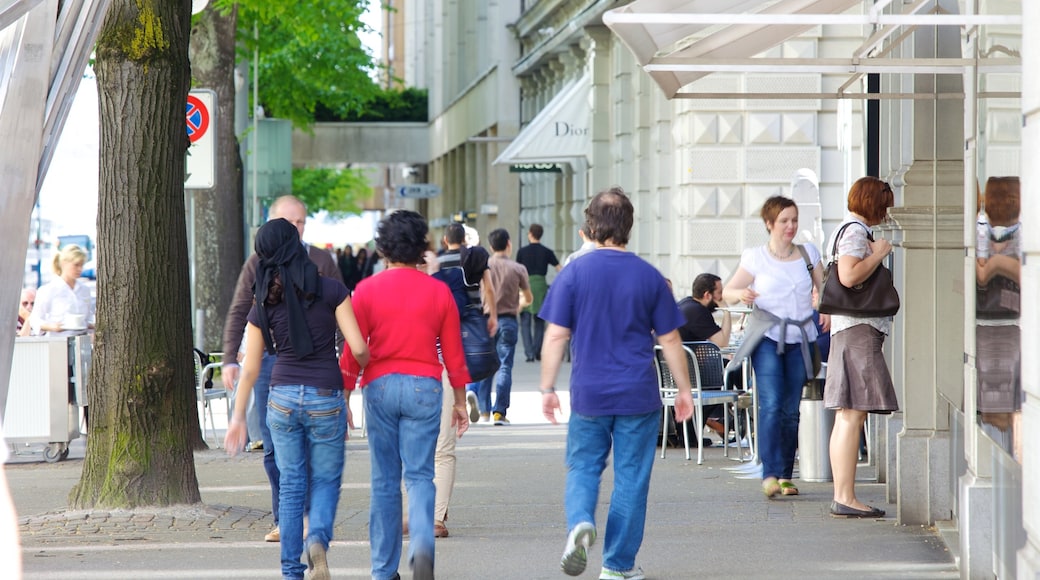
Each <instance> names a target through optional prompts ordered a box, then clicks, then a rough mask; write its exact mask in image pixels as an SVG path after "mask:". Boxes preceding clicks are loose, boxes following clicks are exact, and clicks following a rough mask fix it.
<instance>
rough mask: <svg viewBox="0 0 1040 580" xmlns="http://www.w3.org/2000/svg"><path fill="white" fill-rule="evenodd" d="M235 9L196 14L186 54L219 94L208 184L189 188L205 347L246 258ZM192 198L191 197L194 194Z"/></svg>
mask: <svg viewBox="0 0 1040 580" xmlns="http://www.w3.org/2000/svg"><path fill="white" fill-rule="evenodd" d="M237 20H238V18H237V10H236V9H235V8H232V9H231V10H230V11H229V12H228V13H227V14H221V12H220V10H218V9H217V8H215V7H214V5H213V4H212V3H211V4H210V5H209V7H208V8H206V9H205V10H204V11H203V12H202V13H201V14H199V15H198V17H197V18H196V21H195V24H194V26H193V27H192V31H191V43H190V45H189V55H190V57H191V72H192V77H193V79H194V85H195V87H197V88H204V89H211V90H213V91H214V92H215V93H216V95H217V110H216V111H215V124H214V125H213V127H212V129H211V130H215V131H216V134H215V135H216V139H217V140H216V171H215V174H214V175H215V179H214V186H213V187H212V188H211V189H195V190H189V191H188V192H187V194H188V196H189V199H188V201H189V203H190V202H192V201H194V226H195V227H194V231H195V239H194V254H195V308H196V309H197V310H201V311H202V313H203V329H204V332H203V334H204V344H199V345H196V346H198V348H200V349H203V350H205V351H207V352H212V351H218V350H220V348H221V342H222V336H223V329H224V320H225V318H226V317H227V311H228V306H229V305H230V304H231V297H232V294H234V291H235V282H236V281H237V280H238V273H239V271H240V270H241V269H242V261H243V260H244V259H245V250H244V242H243V239H244V236H243V230H242V228H243V224H242V215H243V214H242V211H243V209H242V159H241V157H240V156H239V147H238V138H237V136H236V135H235V33H236V28H237ZM192 198H193V199H192Z"/></svg>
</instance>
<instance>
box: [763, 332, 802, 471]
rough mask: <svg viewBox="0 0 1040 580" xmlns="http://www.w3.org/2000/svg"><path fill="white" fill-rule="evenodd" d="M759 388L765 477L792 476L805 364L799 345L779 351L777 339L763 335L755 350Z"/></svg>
mask: <svg viewBox="0 0 1040 580" xmlns="http://www.w3.org/2000/svg"><path fill="white" fill-rule="evenodd" d="M751 366H752V368H754V371H755V383H756V384H757V388H758V455H759V457H761V458H762V478H763V479H765V478H767V477H776V478H778V479H791V474H792V473H793V472H794V454H795V451H797V450H798V417H799V405H801V401H802V385H804V384H805V378H806V377H805V363H804V362H803V361H802V350H801V347H800V346H799V345H798V344H788V345H785V347H784V354H782V355H777V354H776V341H774V340H771V339H768V338H763V339H762V342H760V343H759V344H758V346H757V347H755V350H754V352H752V353H751Z"/></svg>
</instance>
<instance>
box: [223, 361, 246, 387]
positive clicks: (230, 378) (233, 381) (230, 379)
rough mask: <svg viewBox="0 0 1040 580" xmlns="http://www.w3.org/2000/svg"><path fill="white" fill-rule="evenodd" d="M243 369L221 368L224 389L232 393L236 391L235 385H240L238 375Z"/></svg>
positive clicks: (235, 367)
mask: <svg viewBox="0 0 1040 580" xmlns="http://www.w3.org/2000/svg"><path fill="white" fill-rule="evenodd" d="M241 370H242V369H241V368H239V366H238V365H233V364H230V365H224V366H222V367H220V379H221V380H222V381H224V388H225V389H227V391H228V392H229V393H230V392H232V391H234V390H235V385H237V384H238V373H239V372H240V371H241Z"/></svg>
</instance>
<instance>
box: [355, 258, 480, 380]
mask: <svg viewBox="0 0 1040 580" xmlns="http://www.w3.org/2000/svg"><path fill="white" fill-rule="evenodd" d="M351 305H352V306H353V307H354V315H355V316H356V317H357V321H358V326H359V327H360V328H361V336H364V337H365V338H366V339H367V340H368V350H369V353H370V358H369V362H368V366H366V367H365V369H364V373H363V374H362V375H361V386H362V387H364V386H365V385H367V384H368V383H370V382H372V381H373V380H375V379H377V378H379V377H381V376H384V375H388V374H404V375H416V376H421V377H432V378H436V379H440V378H441V362H440V360H439V359H438V357H437V343H438V340H439V341H440V344H441V350H442V352H443V355H444V367H445V368H447V369H448V380H449V381H450V382H451V386H452V387H454V388H456V389H461V388H464V387H465V386H466V383H469V382H471V381H470V376H469V371H468V370H466V357H465V355H464V354H463V351H462V331H461V329H460V327H459V310H458V308H457V307H456V306H455V300H454V299H453V298H452V295H451V290H449V289H448V286H447V285H446V284H445V283H443V282H441V281H440V280H437V279H435V278H432V277H430V276H429V275H427V274H425V273H423V272H420V271H418V270H414V269H411V268H391V269H388V270H384V271H383V272H380V273H379V274H377V275H375V276H371V277H369V278H365V279H364V280H362V281H361V283H360V284H358V286H357V289H356V290H355V291H354V295H353V296H352V297H351ZM340 370H342V371H343V386H344V388H347V389H353V388H354V385H355V383H356V382H357V377H358V374H359V373H361V369H360V367H359V366H358V363H357V361H356V360H355V359H354V357H352V356H343V357H340Z"/></svg>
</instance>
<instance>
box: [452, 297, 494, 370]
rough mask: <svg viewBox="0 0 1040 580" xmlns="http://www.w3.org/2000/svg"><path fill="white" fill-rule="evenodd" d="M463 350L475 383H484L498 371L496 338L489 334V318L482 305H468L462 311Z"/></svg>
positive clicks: (467, 366)
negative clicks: (485, 316) (485, 314)
mask: <svg viewBox="0 0 1040 580" xmlns="http://www.w3.org/2000/svg"><path fill="white" fill-rule="evenodd" d="M460 322H461V326H462V350H463V351H464V352H465V353H466V368H467V369H468V370H469V376H470V379H472V380H473V382H474V383H475V382H477V381H482V380H484V379H486V378H488V377H490V376H491V375H493V374H495V371H497V370H498V365H499V362H498V350H497V349H496V348H495V338H494V337H493V336H491V334H489V333H488V329H487V318H484V311H483V309H482V308H481V306H480V304H467V305H466V307H465V308H463V309H462V316H461V318H460Z"/></svg>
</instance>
